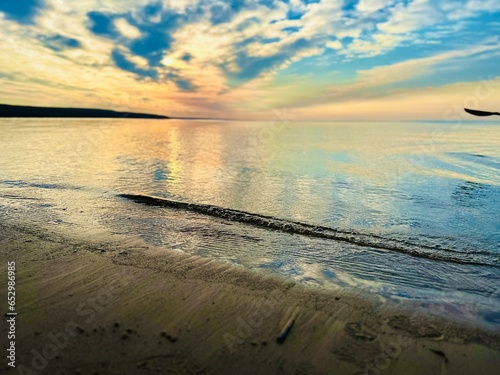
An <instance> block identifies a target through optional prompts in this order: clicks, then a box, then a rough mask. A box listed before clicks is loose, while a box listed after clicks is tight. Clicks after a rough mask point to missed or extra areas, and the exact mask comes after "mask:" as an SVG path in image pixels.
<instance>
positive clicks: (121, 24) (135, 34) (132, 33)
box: [114, 18, 142, 39]
mask: <svg viewBox="0 0 500 375" xmlns="http://www.w3.org/2000/svg"><path fill="white" fill-rule="evenodd" d="M114 27H115V28H116V30H118V32H119V33H120V34H121V35H123V36H124V37H126V38H129V39H137V38H140V37H141V35H142V34H141V31H140V30H139V29H138V28H137V27H135V26H134V25H131V24H130V23H128V21H127V20H126V19H125V18H117V19H115V20H114Z"/></svg>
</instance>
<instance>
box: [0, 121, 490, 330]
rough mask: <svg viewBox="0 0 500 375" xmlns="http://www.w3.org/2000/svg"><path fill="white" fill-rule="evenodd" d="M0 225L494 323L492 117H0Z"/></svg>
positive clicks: (477, 321) (486, 323) (487, 324)
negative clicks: (102, 232) (81, 237)
mask: <svg viewBox="0 0 500 375" xmlns="http://www.w3.org/2000/svg"><path fill="white" fill-rule="evenodd" d="M0 220H2V221H4V222H10V223H24V224H23V225H33V226H36V227H38V228H42V229H43V228H47V229H48V230H65V231H70V232H71V231H73V232H78V231H83V229H85V230H88V229H89V228H90V229H92V228H96V230H97V229H106V230H108V231H109V232H110V233H113V234H117V235H121V236H123V235H126V236H135V237H141V238H142V239H143V240H144V241H145V242H146V243H149V244H151V245H154V246H155V247H156V248H160V249H162V251H165V252H169V251H183V252H189V253H192V254H196V255H199V256H202V257H208V258H213V259H217V260H219V261H221V262H227V263H231V264H234V265H236V266H239V267H244V268H247V269H250V270H252V271H253V272H260V273H263V274H272V275H276V276H279V277H284V278H287V279H290V280H293V281H295V282H296V283H300V284H303V285H305V286H307V287H311V288H326V289H336V290H350V291H354V292H357V293H361V294H365V295H369V296H371V297H372V298H375V299H377V300H380V301H386V302H388V303H389V302H391V303H396V304H398V303H405V304H407V305H408V304H410V305H411V304H415V306H417V305H418V306H420V307H423V308H427V309H432V308H433V309H434V310H435V311H436V313H437V314H441V315H446V316H448V317H449V316H450V315H453V316H457V318H458V319H466V320H470V321H473V322H475V323H478V324H480V325H486V326H488V327H496V328H500V124H499V123H496V122H488V123H481V122H465V121H463V122H453V123H450V122H354V121H353V122H296V121H289V120H287V119H286V117H282V118H280V117H279V116H278V117H277V118H275V119H273V120H271V121H258V122H256V121H225V120H217V121H215V120H177V119H170V120H143V119H126V118H124V119H16V118H13V119H0ZM443 306H444V307H443Z"/></svg>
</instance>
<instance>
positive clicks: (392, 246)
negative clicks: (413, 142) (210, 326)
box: [118, 194, 498, 267]
mask: <svg viewBox="0 0 500 375" xmlns="http://www.w3.org/2000/svg"><path fill="white" fill-rule="evenodd" d="M118 196H119V197H121V198H125V199H128V200H132V201H134V202H136V203H141V204H145V205H150V206H159V207H167V208H172V209H179V210H184V211H189V212H195V213H199V214H204V215H209V216H213V217H217V218H221V219H225V220H229V221H233V222H238V223H244V224H249V225H253V226H256V227H260V228H264V229H269V230H277V231H281V232H285V233H290V234H297V235H303V236H309V237H317V238H324V239H331V240H335V241H343V242H348V243H350V244H354V245H357V246H362V247H368V248H376V249H384V250H389V251H396V252H400V253H405V254H408V255H411V256H414V257H421V258H427V259H433V260H439V261H448V262H454V263H467V264H475V265H484V266H493V267H498V265H495V264H492V262H490V261H489V257H488V255H489V254H488V255H482V254H478V253H475V252H466V253H464V252H460V251H457V250H452V249H445V248H443V247H439V246H427V245H416V244H412V243H410V242H407V241H402V240H396V239H391V238H384V237H381V236H377V235H374V234H362V233H356V232H353V231H344V230H340V229H335V228H330V227H325V226H320V225H312V224H307V223H301V222H296V221H291V220H285V219H280V218H276V217H272V216H265V215H260V214H254V213H249V212H245V211H239V210H232V209H227V208H223V207H219V206H214V205H208V204H199V203H187V202H181V201H174V200H169V199H162V198H156V197H151V196H145V195H135V194H119V195H118Z"/></svg>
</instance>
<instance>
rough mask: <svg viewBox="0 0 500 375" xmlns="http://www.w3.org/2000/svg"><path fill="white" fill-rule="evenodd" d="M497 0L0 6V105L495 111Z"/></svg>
mask: <svg viewBox="0 0 500 375" xmlns="http://www.w3.org/2000/svg"><path fill="white" fill-rule="evenodd" d="M499 16H500V2H499V1H495V0H437V1H431V0H284V1H277V0H251V1H245V0H229V1H209V0H178V1H166V0H163V1H155V0H153V1H152V0H136V1H130V0H121V1H113V0H111V1H100V0H80V1H74V0H68V1H62V0H25V1H16V2H14V1H2V2H1V3H0V25H1V27H0V33H1V35H0V46H1V48H2V54H1V55H0V85H1V87H2V90H1V96H0V103H5V104H18V105H34V106H56V107H87V108H102V109H111V110H117V111H133V112H148V113H156V114H162V115H167V116H176V117H216V118H232V119H256V120H267V119H270V118H272V117H273V111H274V112H275V111H277V110H279V111H283V110H284V109H286V111H287V113H290V114H291V116H293V118H294V119H311V120H335V119H338V120H427V119H429V120H431V119H432V120H452V121H453V120H454V119H456V118H457V116H463V118H467V115H464V114H463V113H462V112H461V109H462V108H463V107H472V108H477V107H480V108H481V109H484V110H491V111H498V110H499V109H500V101H499V98H500V90H499V89H498V88H499V84H500V64H498V62H499V57H500V38H499V37H498V35H499V34H500V21H499V20H500V18H499Z"/></svg>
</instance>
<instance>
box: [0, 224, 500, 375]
mask: <svg viewBox="0 0 500 375" xmlns="http://www.w3.org/2000/svg"><path fill="white" fill-rule="evenodd" d="M0 230H1V232H2V233H3V236H2V239H1V240H0V248H1V250H2V251H1V255H0V256H1V258H2V263H3V264H4V265H5V264H6V263H7V262H8V261H15V262H16V288H17V290H16V293H17V302H16V311H17V312H18V315H17V317H16V319H17V324H16V327H17V332H16V369H12V368H9V366H7V364H6V360H5V358H4V362H3V364H2V369H4V370H8V371H7V373H16V372H17V373H20V374H40V373H47V374H150V373H163V374H166V373H168V374H170V373H172V374H378V373H380V374H426V375H429V374H494V373H497V370H498V368H499V366H500V333H498V332H493V331H491V330H489V331H488V330H482V329H480V328H477V327H471V326H467V325H463V324H459V323H457V322H452V321H444V320H440V319H438V318H431V317H426V316H424V315H423V314H419V315H416V314H412V313H411V311H407V310H405V309H403V308H402V309H399V310H395V309H394V308H391V309H389V308H387V307H384V306H383V305H382V303H381V302H378V301H376V300H370V299H369V298H366V297H363V296H359V295H352V294H349V293H347V292H345V293H342V292H334V291H323V290H319V289H312V288H308V287H305V286H302V285H298V284H295V283H293V282H290V281H286V280H284V279H277V278H274V277H266V276H263V275H261V274H257V273H252V272H248V271H246V270H244V269H243V268H242V267H235V266H233V265H229V264H224V263H218V262H216V261H214V260H210V259H208V258H201V257H197V256H192V255H190V254H185V253H183V252H177V251H171V252H166V251H165V250H164V249H163V250H160V249H155V248H153V247H151V246H150V245H146V244H145V243H143V242H142V241H141V240H140V239H130V238H128V239H127V238H125V237H123V238H119V239H116V238H115V239H113V240H112V241H111V240H109V236H108V237H107V238H108V239H106V234H104V233H79V234H78V236H64V235H63V234H62V233H57V232H49V231H46V230H44V231H42V230H39V229H34V228H31V227H29V226H24V227H22V226H20V225H17V226H8V225H7V224H5V223H4V224H2V227H1V228H0ZM4 274H5V273H4ZM2 277H5V276H2ZM2 304H4V310H5V311H6V301H5V299H3V301H2ZM292 322H293V326H291V329H290V330H289V332H288V335H287V336H286V338H285V340H284V342H283V343H278V342H277V337H278V335H279V334H280V332H281V331H282V330H283V329H285V328H286V327H287V326H288V327H289V326H290V324H291V323H292ZM6 335H7V326H6V325H5V324H4V325H2V337H6ZM5 345H6V340H2V349H4V350H5V349H6V348H4V346H5ZM4 353H5V351H4ZM2 372H3V371H2Z"/></svg>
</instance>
